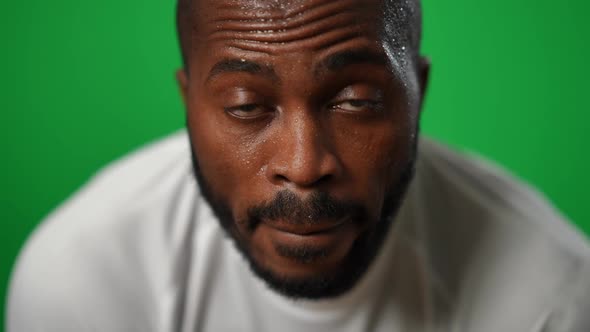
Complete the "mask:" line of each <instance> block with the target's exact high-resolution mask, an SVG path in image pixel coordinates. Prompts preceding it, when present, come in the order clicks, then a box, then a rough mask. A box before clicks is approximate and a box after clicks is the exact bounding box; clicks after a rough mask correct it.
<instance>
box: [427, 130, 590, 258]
mask: <svg viewBox="0 0 590 332" xmlns="http://www.w3.org/2000/svg"><path fill="white" fill-rule="evenodd" d="M420 148H421V153H420V161H419V166H418V167H419V168H421V173H423V176H422V177H421V179H420V180H419V181H421V182H422V184H423V187H425V188H427V190H425V194H426V196H429V198H430V199H432V196H438V200H439V201H440V200H441V197H444V199H443V200H442V201H443V202H444V203H446V204H448V205H449V207H457V208H458V209H457V210H459V212H457V211H454V212H455V213H460V214H466V215H469V213H470V212H471V213H479V219H488V220H490V222H492V221H493V223H494V224H496V225H498V226H503V227H509V228H512V229H514V230H516V229H522V230H526V231H531V232H533V233H539V235H540V236H543V237H547V240H549V241H550V242H551V243H554V244H555V245H556V246H561V247H563V249H564V250H568V251H571V253H572V254H574V255H582V256H586V258H590V247H589V246H588V241H587V239H586V237H585V236H584V235H582V234H581V233H580V232H579V231H578V230H576V228H575V227H573V226H572V223H571V222H570V221H568V220H567V219H566V218H565V217H564V216H563V215H562V214H561V213H560V212H559V211H558V210H557V209H556V208H555V207H554V206H553V205H552V204H551V203H550V202H549V201H548V200H547V199H546V198H545V197H544V195H543V194H542V193H540V192H539V191H537V190H536V189H534V188H533V187H531V186H530V185H529V184H527V183H526V182H524V181H522V180H520V179H518V178H517V177H515V176H514V175H512V174H511V173H509V172H508V171H506V170H505V169H503V168H502V167H500V166H498V165H497V164H494V163H493V162H491V161H489V160H486V159H485V158H484V157H482V156H479V155H477V154H475V153H473V152H457V151H454V150H452V149H450V148H448V147H446V146H444V145H442V144H440V143H437V142H435V141H433V140H431V139H424V140H423V141H422V142H421V145H420ZM443 192H444V193H446V195H439V194H441V193H443ZM459 205H460V206H459ZM447 210H448V211H449V212H451V210H449V209H447ZM484 217H485V218H484Z"/></svg>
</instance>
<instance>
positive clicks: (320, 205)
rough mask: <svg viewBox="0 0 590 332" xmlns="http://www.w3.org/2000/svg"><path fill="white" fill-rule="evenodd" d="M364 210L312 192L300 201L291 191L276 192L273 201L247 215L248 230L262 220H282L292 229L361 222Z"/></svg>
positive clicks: (321, 193) (358, 204)
mask: <svg viewBox="0 0 590 332" xmlns="http://www.w3.org/2000/svg"><path fill="white" fill-rule="evenodd" d="M366 216H367V210H366V208H365V207H364V206H363V205H362V204H360V203H358V202H354V201H344V200H338V199H335V198H334V197H332V196H330V195H329V194H328V193H326V192H314V193H312V194H310V195H309V196H308V197H307V198H306V199H302V198H300V197H299V196H297V195H296V194H295V193H293V192H292V191H290V190H286V189H285V190H282V191H279V192H278V193H277V194H276V195H275V197H274V199H273V200H272V201H270V202H267V203H263V204H261V205H257V206H253V207H251V208H249V209H248V211H247V219H248V220H247V226H248V228H249V229H250V230H253V229H254V228H255V227H256V226H257V225H258V224H259V223H261V222H262V221H263V220H265V221H272V220H281V221H284V222H287V223H291V224H293V225H313V224H317V223H320V222H321V221H322V220H325V219H342V218H344V217H351V219H352V220H363V219H365V217H366Z"/></svg>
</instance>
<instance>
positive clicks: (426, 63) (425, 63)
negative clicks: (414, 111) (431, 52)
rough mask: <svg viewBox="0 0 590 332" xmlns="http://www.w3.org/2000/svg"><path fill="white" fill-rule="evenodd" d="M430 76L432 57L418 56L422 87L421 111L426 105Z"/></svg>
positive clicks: (419, 76) (420, 85) (419, 83)
mask: <svg viewBox="0 0 590 332" xmlns="http://www.w3.org/2000/svg"><path fill="white" fill-rule="evenodd" d="M429 78H430V59H429V58H428V57H424V56H420V57H419V58H418V80H419V82H418V85H419V87H420V111H422V106H423V105H424V99H425V96H426V89H427V88H428V80H429Z"/></svg>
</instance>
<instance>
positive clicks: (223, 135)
mask: <svg viewBox="0 0 590 332" xmlns="http://www.w3.org/2000/svg"><path fill="white" fill-rule="evenodd" d="M226 121H227V119H224V114H223V113H221V116H219V115H218V114H215V113H214V112H211V111H208V110H205V109H200V110H198V111H196V112H191V113H189V116H188V125H189V127H190V133H191V137H190V139H191V141H192V144H193V148H194V150H195V151H194V152H195V155H196V156H197V160H198V163H199V166H200V169H201V173H202V175H203V177H204V178H205V180H206V181H207V183H208V184H209V186H210V187H211V190H212V191H213V193H214V195H215V196H216V197H217V198H218V199H222V200H224V201H226V202H227V203H229V204H230V207H232V208H234V205H235V203H234V201H233V200H232V198H233V197H235V196H242V197H244V196H243V194H244V188H248V187H251V186H252V185H253V182H252V181H253V180H254V178H255V177H256V176H255V175H259V173H260V166H259V165H257V162H256V158H257V153H256V151H257V148H256V146H257V142H256V140H255V139H253V138H252V137H250V136H249V135H244V133H242V132H234V131H232V130H231V127H230V126H228V125H227V123H226ZM246 197H247V196H246Z"/></svg>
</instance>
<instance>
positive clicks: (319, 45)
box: [197, 0, 382, 53]
mask: <svg viewBox="0 0 590 332" xmlns="http://www.w3.org/2000/svg"><path fill="white" fill-rule="evenodd" d="M199 7H200V8H199V10H198V11H197V12H199V13H200V14H201V15H199V16H200V17H199V20H198V21H199V23H198V27H197V32H198V38H197V39H199V42H200V44H202V43H203V42H205V43H212V42H220V41H221V42H226V43H231V44H233V46H234V47H238V48H239V46H238V45H237V44H240V46H241V47H242V48H244V49H246V50H248V49H251V50H252V51H263V52H266V53H273V52H276V51H287V50H292V49H294V48H302V49H303V48H306V47H307V48H308V49H313V50H319V49H323V48H327V47H329V46H331V45H334V44H337V43H339V44H342V43H343V42H346V41H350V40H352V39H355V38H357V39H359V38H364V39H370V40H373V41H378V40H379V36H380V34H379V31H380V30H381V26H382V25H381V24H380V22H381V21H382V19H381V16H382V15H381V14H380V13H381V12H382V11H381V10H380V7H381V6H380V2H379V1H376V0H342V1H327V0H295V1H279V0H258V1H246V0H233V1H213V0H203V1H202V2H200V6H199ZM210 46H211V45H210Z"/></svg>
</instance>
